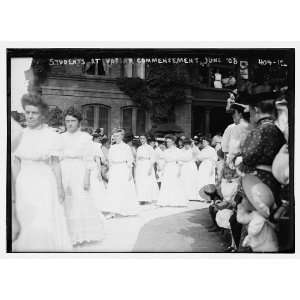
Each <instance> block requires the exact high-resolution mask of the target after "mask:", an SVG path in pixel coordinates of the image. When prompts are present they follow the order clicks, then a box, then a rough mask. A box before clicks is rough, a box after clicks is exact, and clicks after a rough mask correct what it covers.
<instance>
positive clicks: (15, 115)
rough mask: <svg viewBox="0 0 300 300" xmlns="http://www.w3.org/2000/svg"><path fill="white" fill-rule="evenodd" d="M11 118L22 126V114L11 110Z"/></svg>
mask: <svg viewBox="0 0 300 300" xmlns="http://www.w3.org/2000/svg"><path fill="white" fill-rule="evenodd" d="M11 117H12V118H13V119H14V120H15V121H16V122H18V123H20V124H21V125H23V124H24V123H25V121H26V119H25V114H24V113H22V112H18V111H16V110H13V111H12V112H11Z"/></svg>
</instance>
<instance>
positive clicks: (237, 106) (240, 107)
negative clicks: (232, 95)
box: [230, 102, 249, 112]
mask: <svg viewBox="0 0 300 300" xmlns="http://www.w3.org/2000/svg"><path fill="white" fill-rule="evenodd" d="M230 109H232V110H234V109H235V110H237V111H238V112H249V105H245V104H241V103H237V102H234V103H232V104H231V105H230Z"/></svg>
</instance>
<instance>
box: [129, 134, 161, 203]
mask: <svg viewBox="0 0 300 300" xmlns="http://www.w3.org/2000/svg"><path fill="white" fill-rule="evenodd" d="M140 142H141V146H140V147H138V149H137V153H136V169H135V183H136V190H137V196H138V201H139V202H140V203H151V202H154V201H157V196H158V185H157V182H156V178H155V172H154V163H155V151H154V149H153V148H152V147H151V146H150V145H148V144H147V138H146V136H145V135H141V136H140Z"/></svg>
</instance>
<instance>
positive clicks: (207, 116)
mask: <svg viewBox="0 0 300 300" xmlns="http://www.w3.org/2000/svg"><path fill="white" fill-rule="evenodd" d="M210 111H211V108H207V107H205V109H204V116H205V119H204V120H205V121H204V131H205V134H208V133H210Z"/></svg>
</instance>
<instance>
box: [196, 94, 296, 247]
mask: <svg viewBox="0 0 300 300" xmlns="http://www.w3.org/2000/svg"><path fill="white" fill-rule="evenodd" d="M238 100H239V102H240V103H237V102H235V100H233V99H232V98H230V99H228V102H229V103H228V105H227V109H228V111H229V112H231V113H232V115H233V119H234V121H235V125H233V124H231V125H229V126H228V129H226V130H225V132H224V135H223V141H222V150H220V151H222V152H223V155H221V154H219V153H218V156H219V160H222V156H223V157H224V161H223V166H222V172H221V174H220V177H219V178H217V180H216V185H214V186H213V185H211V186H205V187H204V188H203V189H202V191H200V193H205V194H206V195H207V196H208V198H209V200H210V201H211V205H210V207H209V212H210V215H211V218H212V228H211V230H210V231H221V232H225V233H229V234H230V237H231V244H230V246H229V247H228V248H227V251H228V252H279V251H282V252H285V251H290V249H291V247H292V246H291V245H292V235H291V232H292V231H291V228H292V227H291V222H292V220H291V217H290V209H291V206H290V202H289V192H288V189H289V152H288V147H287V143H288V118H287V115H288V114H287V112H288V109H287V108H288V97H287V96H286V95H283V94H281V93H261V94H257V95H252V96H249V97H245V98H241V99H238ZM237 115H240V117H239V118H237V119H235V118H236V116H237ZM246 115H248V116H247V117H245V116H246ZM241 120H243V121H242V122H244V125H245V126H243V127H242V126H241ZM239 127H240V128H239ZM229 129H230V130H229ZM240 129H243V130H240ZM235 133H237V134H235ZM241 133H244V136H243V134H241ZM227 236H228V234H227Z"/></svg>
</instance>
